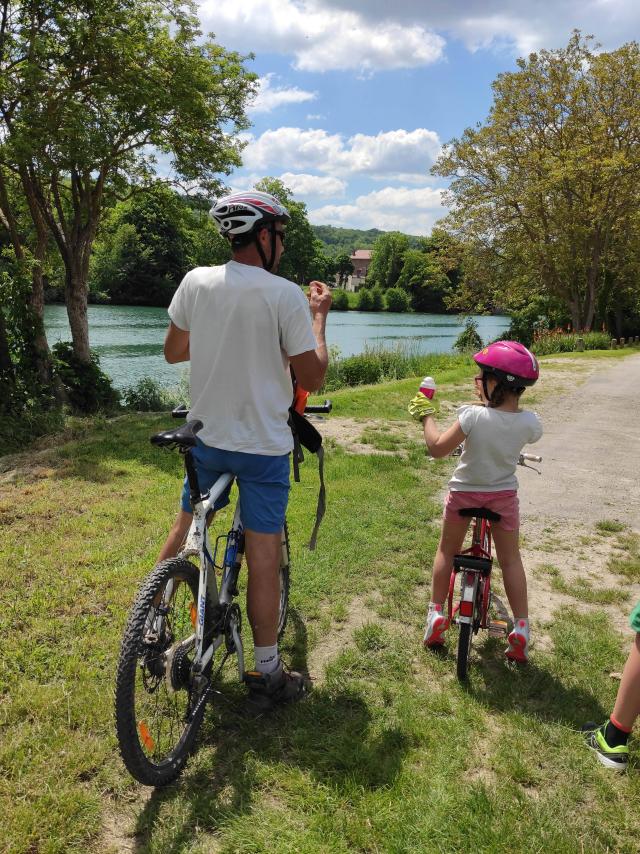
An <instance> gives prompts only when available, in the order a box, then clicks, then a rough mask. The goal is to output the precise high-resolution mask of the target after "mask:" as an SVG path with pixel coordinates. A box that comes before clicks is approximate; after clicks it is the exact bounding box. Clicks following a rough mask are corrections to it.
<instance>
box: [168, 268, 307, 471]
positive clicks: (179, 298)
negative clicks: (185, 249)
mask: <svg viewBox="0 0 640 854" xmlns="http://www.w3.org/2000/svg"><path fill="white" fill-rule="evenodd" d="M169 317H170V318H171V320H172V321H173V323H174V324H175V325H176V326H177V327H178V328H179V329H183V330H185V331H188V332H189V353H190V361H191V377H190V381H191V406H190V411H189V417H190V419H194V420H195V419H199V420H200V421H202V422H203V424H204V427H203V429H202V430H200V431H199V433H198V437H199V438H200V439H202V441H203V442H204V443H205V444H206V445H209V446H211V447H214V448H221V449H223V450H226V451H242V452H244V453H250V454H264V455H265V456H278V455H280V454H287V453H289V451H290V450H291V449H292V448H293V439H292V436H291V430H290V428H289V426H288V425H287V419H288V414H289V413H288V410H289V407H290V406H291V401H292V397H293V389H292V384H291V377H290V375H289V360H288V357H290V356H297V355H299V354H300V353H306V352H308V351H309V350H315V349H316V347H317V343H316V338H315V335H314V334H313V329H312V326H311V314H310V312H309V303H308V301H307V298H306V297H305V295H304V293H303V292H302V290H301V288H300V287H299V286H298V285H296V284H295V283H294V282H290V281H288V280H287V279H283V278H281V277H280V276H274V275H272V274H271V273H268V272H267V271H266V270H263V269H262V268H261V267H254V266H251V265H249V264H240V263H238V262H237V261H229V262H228V263H227V264H224V265H223V266H220V267H197V268H196V269H195V270H191V271H190V272H189V273H187V275H186V276H185V277H184V279H183V280H182V282H181V283H180V286H179V288H178V290H177V291H176V292H175V294H174V296H173V299H172V301H171V305H170V306H169Z"/></svg>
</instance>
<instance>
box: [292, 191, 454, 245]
mask: <svg viewBox="0 0 640 854" xmlns="http://www.w3.org/2000/svg"><path fill="white" fill-rule="evenodd" d="M442 193H443V189H442V188H439V187H436V188H434V187H420V188H409V187H385V188H384V189H382V190H376V191H375V192H373V193H367V194H366V195H362V196H358V198H357V199H356V200H355V202H353V203H351V204H345V205H324V206H322V207H319V208H314V209H313V210H310V211H309V220H310V221H311V222H312V223H314V224H315V225H338V226H344V227H346V228H380V229H382V230H383V231H403V232H404V233H405V234H429V233H430V231H431V229H432V228H433V225H434V223H435V222H436V220H438V219H440V217H442V216H444V214H445V213H446V211H445V209H444V208H443V207H442V201H441V199H442Z"/></svg>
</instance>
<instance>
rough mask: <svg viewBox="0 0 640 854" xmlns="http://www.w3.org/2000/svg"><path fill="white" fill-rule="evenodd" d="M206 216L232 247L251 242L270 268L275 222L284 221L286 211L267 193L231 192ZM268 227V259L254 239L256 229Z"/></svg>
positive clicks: (274, 240)
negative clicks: (269, 238)
mask: <svg viewBox="0 0 640 854" xmlns="http://www.w3.org/2000/svg"><path fill="white" fill-rule="evenodd" d="M209 216H210V217H211V219H212V220H213V221H214V222H215V224H216V227H217V229H218V231H219V232H220V234H221V235H222V236H223V237H228V238H229V240H231V245H232V246H234V247H238V248H239V247H241V246H246V245H247V244H248V243H251V242H252V241H253V242H254V243H255V245H256V247H257V249H258V252H259V253H260V257H261V259H262V264H263V266H264V268H265V270H271V268H272V267H273V264H274V261H275V254H276V228H275V224H276V222H288V221H289V211H288V210H287V209H286V208H285V206H284V205H282V204H280V202H279V201H278V200H277V199H276V198H275V197H274V196H271V195H270V194H269V193H261V192H259V191H258V190H248V191H247V192H245V193H231V194H230V195H228V196H223V197H222V198H221V199H218V201H217V202H215V204H214V205H213V207H212V208H211V210H210V211H209ZM262 228H268V229H269V231H270V232H271V258H270V260H269V261H267V259H266V256H265V254H264V252H263V250H262V247H261V246H260V243H259V241H258V232H259V231H260V229H262Z"/></svg>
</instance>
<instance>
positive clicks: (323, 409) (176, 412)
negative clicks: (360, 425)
mask: <svg viewBox="0 0 640 854" xmlns="http://www.w3.org/2000/svg"><path fill="white" fill-rule="evenodd" d="M332 408H333V403H332V401H330V400H325V402H324V403H320V404H318V405H317V406H305V408H304V411H305V413H311V414H314V413H317V414H320V413H325V414H326V413H329V412H331V410H332ZM188 414H189V407H188V406H187V405H186V404H184V403H181V404H180V405H179V406H176V408H175V409H172V410H171V417H172V418H186V417H187V415H188Z"/></svg>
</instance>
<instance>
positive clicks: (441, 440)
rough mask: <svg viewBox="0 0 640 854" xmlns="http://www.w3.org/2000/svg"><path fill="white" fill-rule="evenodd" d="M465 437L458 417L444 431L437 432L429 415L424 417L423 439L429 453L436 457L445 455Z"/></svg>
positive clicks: (434, 423)
mask: <svg viewBox="0 0 640 854" xmlns="http://www.w3.org/2000/svg"><path fill="white" fill-rule="evenodd" d="M465 439H466V436H465V434H464V433H463V431H462V427H461V426H460V422H459V421H458V419H456V420H455V422H454V423H453V424H452V425H451V427H449V428H448V430H445V431H444V433H439V432H438V428H437V426H436V422H435V421H434V420H433V417H432V416H431V415H427V417H426V418H425V419H424V440H425V442H426V443H427V448H429V453H430V454H431V456H432V457H436V459H437V458H439V457H446V456H447V454H450V453H451V451H453V450H455V449H456V448H457V447H458V445H459V444H460V443H461V442H464V440H465Z"/></svg>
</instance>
